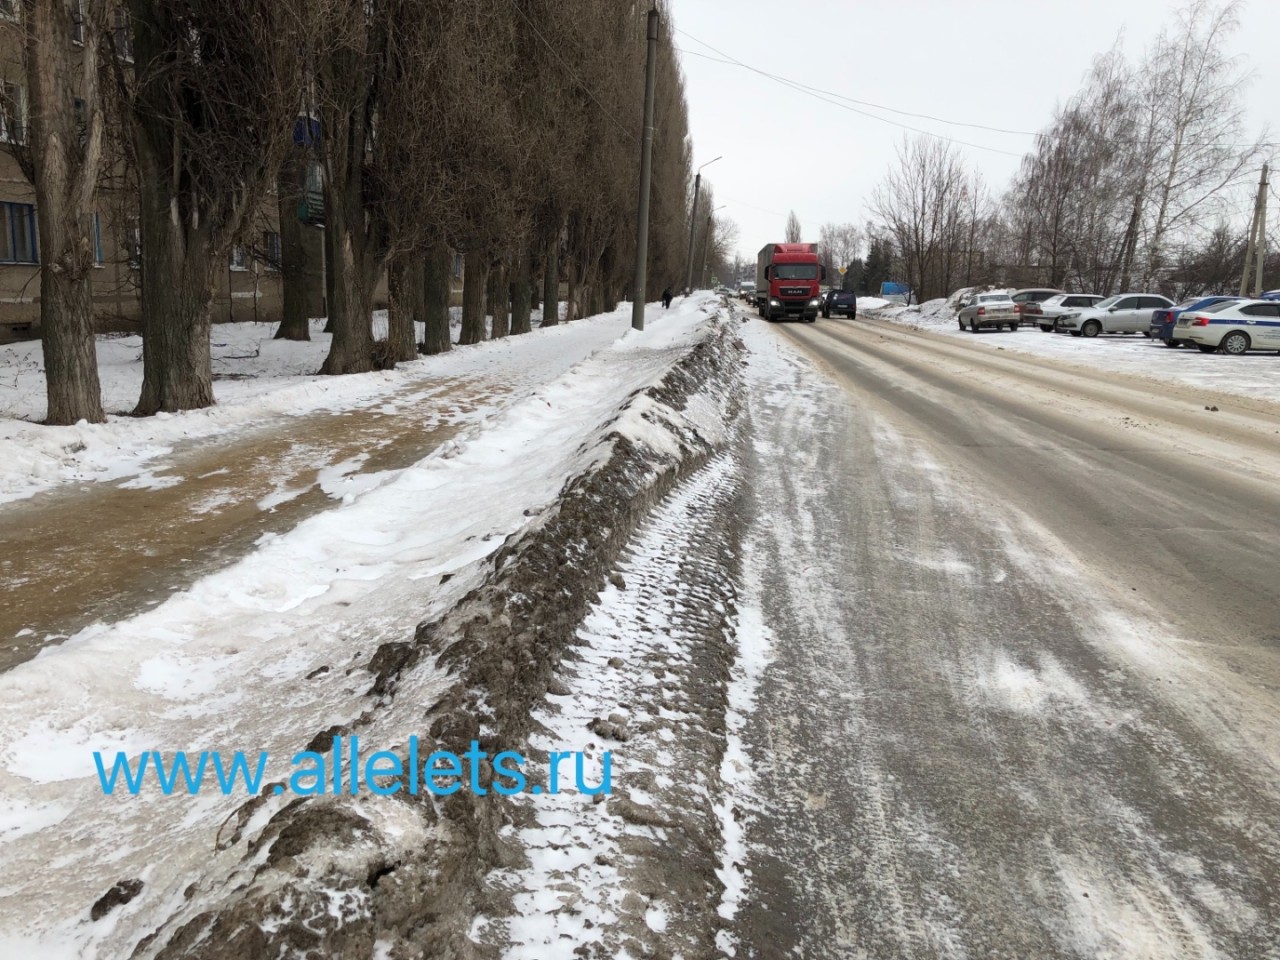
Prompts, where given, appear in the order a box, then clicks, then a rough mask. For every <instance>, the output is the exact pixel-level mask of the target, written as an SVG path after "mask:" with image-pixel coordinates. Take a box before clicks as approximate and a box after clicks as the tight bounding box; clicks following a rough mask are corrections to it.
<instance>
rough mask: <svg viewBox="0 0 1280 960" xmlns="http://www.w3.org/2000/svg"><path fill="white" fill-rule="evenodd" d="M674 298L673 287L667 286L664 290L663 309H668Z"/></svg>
mask: <svg viewBox="0 0 1280 960" xmlns="http://www.w3.org/2000/svg"><path fill="white" fill-rule="evenodd" d="M672 299H673V298H672V296H671V288H670V287H667V288H666V289H665V290H663V291H662V309H663V310H666V309H667V308H668V307H670V306H671V300H672Z"/></svg>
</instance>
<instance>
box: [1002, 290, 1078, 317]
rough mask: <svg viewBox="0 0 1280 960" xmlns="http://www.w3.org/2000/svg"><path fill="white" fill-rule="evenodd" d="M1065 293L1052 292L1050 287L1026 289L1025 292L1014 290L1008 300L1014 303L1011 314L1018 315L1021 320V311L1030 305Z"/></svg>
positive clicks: (1062, 291)
mask: <svg viewBox="0 0 1280 960" xmlns="http://www.w3.org/2000/svg"><path fill="white" fill-rule="evenodd" d="M1065 292H1066V291H1064V290H1054V289H1052V288H1051V287H1027V288H1026V289H1025V290H1015V291H1014V292H1013V293H1012V294H1011V295H1010V296H1009V299H1010V300H1012V301H1013V303H1014V307H1013V312H1014V313H1016V314H1018V317H1019V318H1020V319H1021V318H1022V316H1023V311H1025V310H1026V309H1027V308H1028V307H1030V305H1031V304H1033V303H1043V302H1044V301H1046V300H1048V299H1049V298H1050V297H1054V296H1058V295H1060V294H1062V293H1065ZM1033 312H1034V311H1033ZM1028 322H1029V323H1030V322H1032V321H1028Z"/></svg>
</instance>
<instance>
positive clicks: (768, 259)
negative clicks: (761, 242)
mask: <svg viewBox="0 0 1280 960" xmlns="http://www.w3.org/2000/svg"><path fill="white" fill-rule="evenodd" d="M826 272H827V271H826V268H824V267H823V266H822V264H820V263H819V262H818V245H817V244H816V243H767V244H765V246H764V249H762V250H761V251H760V253H759V255H758V256H757V257H756V307H757V308H758V309H759V311H760V316H762V317H764V318H765V319H766V320H777V319H779V318H781V317H800V318H801V319H803V320H806V321H808V322H809V323H813V321H815V320H817V319H818V311H819V309H821V307H822V298H821V294H820V293H819V291H818V286H819V284H821V283H822V281H823V280H824V279H825V278H826Z"/></svg>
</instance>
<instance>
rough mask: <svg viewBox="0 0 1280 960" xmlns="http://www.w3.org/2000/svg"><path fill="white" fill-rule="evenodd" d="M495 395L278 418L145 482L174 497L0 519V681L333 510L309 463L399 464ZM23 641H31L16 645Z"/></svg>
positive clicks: (435, 443)
mask: <svg viewBox="0 0 1280 960" xmlns="http://www.w3.org/2000/svg"><path fill="white" fill-rule="evenodd" d="M413 389H414V390H415V391H421V387H420V386H416V387H414V388H413ZM495 392H496V391H494V390H493V389H492V388H491V387H489V386H485V385H477V384H474V383H469V382H467V381H456V380H452V381H448V382H445V383H442V384H439V385H438V386H437V387H436V388H435V389H432V390H430V391H428V392H427V393H426V394H425V395H423V396H421V397H417V398H415V399H413V400H409V401H405V402H401V403H400V404H398V405H397V408H396V409H395V410H394V412H391V411H388V410H385V409H382V407H384V406H385V402H381V403H379V404H378V405H377V406H376V407H371V408H367V409H361V410H353V411H344V412H340V413H330V412H325V413H317V414H311V415H307V416H302V417H291V418H289V419H287V420H286V421H284V422H282V423H278V424H275V425H273V426H271V427H269V428H265V429H259V430H255V431H253V432H252V433H251V434H250V435H248V436H245V437H243V438H241V439H237V440H235V441H234V442H231V443H209V442H203V443H199V444H196V445H193V446H191V447H190V448H188V449H186V450H180V451H179V452H177V453H176V454H175V455H174V456H173V457H172V458H171V459H170V460H169V461H168V462H167V463H166V465H165V466H164V467H163V468H158V469H157V470H156V471H155V475H156V476H158V477H160V478H161V479H163V478H164V477H181V478H182V480H181V482H179V483H175V484H174V485H173V486H168V487H163V488H160V489H135V488H131V487H130V486H128V484H129V481H127V480H126V481H121V482H117V483H111V484H97V485H93V486H90V487H88V488H80V489H77V490H57V491H52V492H50V493H47V494H43V495H41V496H38V497H35V498H33V499H31V500H23V501H19V502H16V503H13V504H9V505H6V506H5V507H3V508H0V591H3V593H4V598H5V603H4V606H3V608H0V644H2V645H3V646H2V647H0V670H7V669H9V668H10V667H13V666H14V665H16V664H18V663H21V662H23V661H25V660H29V659H31V658H32V657H34V656H35V655H36V654H37V653H38V652H39V651H40V650H41V649H42V648H43V647H44V646H47V645H49V644H50V643H58V642H60V641H61V640H63V639H65V638H66V637H67V636H70V635H71V634H73V633H75V632H76V631H77V630H80V629H81V628H83V627H85V626H87V625H89V624H92V623H97V622H103V621H114V620H119V619H122V618H125V617H128V616H131V615H133V614H136V613H138V612H140V611H142V610H145V609H147V608H149V607H152V606H155V605H156V604H158V603H160V602H161V601H163V600H164V599H165V598H166V597H168V596H169V595H171V594H172V593H173V592H175V591H177V590H181V589H183V588H184V587H186V586H188V585H190V584H191V583H193V582H194V581H195V580H197V579H198V578H200V577H202V576H205V575H207V574H208V573H210V572H211V571H213V570H216V569H219V568H221V567H224V566H227V565H229V564H230V563H231V562H233V561H234V560H236V559H238V558H239V557H241V556H243V555H244V554H246V553H247V552H248V551H249V550H250V548H251V547H252V546H253V544H254V543H255V542H256V541H257V540H258V539H259V538H260V537H261V536H262V535H263V534H265V533H281V532H283V531H286V530H290V529H292V528H293V527H294V526H296V525H297V524H298V523H299V522H300V521H302V520H304V519H306V518H307V517H309V516H311V515H313V514H316V513H319V512H321V511H323V510H325V509H327V508H328V507H330V506H332V505H333V504H334V503H335V502H336V501H335V500H333V499H332V498H330V497H329V496H328V495H327V494H326V493H325V492H324V491H323V490H321V488H320V487H319V485H318V484H317V478H318V474H319V468H318V466H317V465H318V464H319V465H327V464H336V463H340V462H342V461H344V460H348V459H351V458H353V457H357V456H361V455H364V456H365V457H366V459H365V460H364V461H363V463H362V464H361V465H360V466H359V468H358V469H357V470H354V471H352V472H353V473H374V472H378V471H384V470H395V469H400V468H403V467H407V466H410V465H411V464H413V463H415V462H417V461H418V460H420V459H422V458H423V457H424V456H426V455H427V454H428V453H430V452H431V451H432V450H434V449H436V448H437V447H439V446H440V444H442V443H444V442H445V441H446V440H448V439H450V438H451V437H453V436H454V435H455V434H457V433H458V432H459V431H460V430H461V429H463V426H464V424H460V423H458V422H457V421H456V419H453V418H454V417H456V416H457V415H459V414H465V413H468V412H470V411H471V410H473V409H475V406H476V405H477V404H478V403H479V402H481V401H486V402H487V401H488V400H490V399H492V397H493V396H494V395H495ZM388 399H389V400H394V398H388ZM446 408H448V409H449V410H451V411H452V413H448V414H447V413H446V412H445V410H446ZM282 490H284V491H300V492H299V493H298V494H297V495H296V496H293V497H291V498H290V499H286V500H283V501H282V502H280V503H279V504H277V505H276V506H274V507H273V508H272V509H266V510H264V509H262V508H261V507H260V506H259V505H258V504H259V501H261V500H262V499H263V498H265V497H268V496H270V495H272V494H276V493H277V492H279V491H282ZM24 629H27V630H30V631H33V632H31V633H28V634H25V635H24V636H22V637H17V636H16V635H17V634H18V633H19V632H20V631H22V630H24ZM10 638H12V639H10Z"/></svg>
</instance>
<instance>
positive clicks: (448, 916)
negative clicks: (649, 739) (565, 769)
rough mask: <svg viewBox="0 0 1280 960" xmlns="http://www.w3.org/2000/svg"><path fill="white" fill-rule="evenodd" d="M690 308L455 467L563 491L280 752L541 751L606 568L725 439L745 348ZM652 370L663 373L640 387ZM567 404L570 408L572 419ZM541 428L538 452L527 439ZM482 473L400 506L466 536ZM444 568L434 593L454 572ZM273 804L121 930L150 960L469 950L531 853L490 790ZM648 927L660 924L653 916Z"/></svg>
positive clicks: (465, 474) (508, 528) (532, 409)
mask: <svg viewBox="0 0 1280 960" xmlns="http://www.w3.org/2000/svg"><path fill="white" fill-rule="evenodd" d="M691 299H692V302H691V303H688V304H687V305H684V306H683V309H682V310H681V314H683V317H681V316H680V315H677V311H675V310H673V311H672V314H673V317H672V318H671V320H667V321H666V322H664V323H661V324H660V325H659V324H655V328H656V329H655V330H652V331H648V332H646V333H645V334H641V335H635V334H632V333H628V334H627V335H626V336H624V337H623V338H622V339H621V340H620V342H619V345H618V347H617V348H616V349H615V350H613V351H609V352H608V353H609V354H610V355H609V356H606V357H600V358H593V361H589V362H588V363H586V364H583V365H580V367H581V368H582V369H578V370H576V371H575V372H576V373H577V376H576V377H574V376H572V375H571V376H569V377H566V378H564V379H565V382H564V383H563V384H560V385H557V386H556V387H555V388H554V389H549V390H547V391H546V392H545V396H544V399H545V401H546V402H545V407H544V406H543V405H542V404H539V403H536V402H535V403H532V404H526V405H524V406H522V408H521V414H522V415H523V417H525V418H528V419H529V420H532V421H534V423H532V424H530V423H529V422H527V421H526V422H524V423H523V424H522V428H521V429H520V430H516V431H510V432H508V433H506V434H505V435H504V436H503V437H502V438H501V439H499V438H498V437H493V438H492V439H491V441H490V442H489V443H487V444H485V445H484V446H485V450H484V452H483V454H481V452H480V451H478V450H477V451H475V453H474V454H473V455H472V456H470V457H468V456H467V455H466V454H464V455H463V456H462V457H460V458H459V459H464V462H465V465H466V466H468V467H471V468H478V467H481V466H484V467H487V468H488V469H489V470H490V471H492V472H495V473H499V474H501V475H502V477H505V478H506V481H505V482H507V483H510V484H513V485H515V486H517V487H518V486H521V485H523V484H526V483H528V481H529V477H528V476H527V474H528V472H529V471H535V472H536V473H537V474H538V475H540V476H542V475H545V478H546V480H548V481H550V480H551V479H553V478H555V477H559V478H561V486H562V487H563V489H562V493H561V495H560V496H559V497H558V498H554V502H551V503H549V504H547V503H543V504H541V505H538V506H536V507H533V508H531V509H530V508H526V509H525V511H524V514H525V515H524V517H523V519H522V520H520V521H518V522H513V521H511V520H508V521H507V522H505V523H500V522H495V521H494V520H493V519H492V518H488V519H489V522H488V523H486V524H485V527H487V528H488V536H486V537H485V538H484V543H485V545H486V546H485V547H484V549H483V551H481V550H478V549H473V553H472V555H471V557H472V559H473V560H479V562H478V563H473V565H472V566H471V567H470V568H469V575H468V576H467V577H465V578H463V579H464V580H465V582H464V583H463V584H462V585H460V586H459V585H457V584H456V582H455V581H453V580H450V587H449V588H448V589H449V590H450V591H451V592H450V593H449V596H450V597H452V598H453V605H451V606H450V607H449V608H448V609H447V611H446V612H444V613H443V614H440V613H438V612H437V613H435V614H433V615H432V616H431V617H430V618H429V619H428V620H427V621H424V622H423V623H422V624H420V625H419V627H418V629H417V631H416V632H415V633H414V634H413V636H412V637H411V638H406V639H404V640H392V641H390V642H385V643H383V644H382V645H381V646H379V647H378V649H377V650H376V652H375V653H374V655H373V657H372V658H370V659H367V660H362V661H361V662H362V667H353V666H346V667H345V668H343V669H341V670H339V671H334V672H335V673H342V674H343V675H344V676H345V677H346V679H345V683H346V684H347V685H348V686H352V687H356V688H361V689H365V690H367V696H366V697H365V698H364V699H363V701H362V702H360V701H359V700H358V699H357V700H352V701H351V704H352V706H353V707H357V706H362V707H363V712H359V710H356V709H353V710H351V711H349V712H348V714H347V716H348V719H347V720H345V721H344V722H340V723H337V724H331V725H330V726H328V727H327V728H325V727H324V726H323V724H322V723H315V722H314V719H313V721H312V722H313V726H312V728H311V730H310V731H306V730H304V729H294V730H293V737H292V743H293V746H292V747H291V749H298V748H299V747H302V746H303V745H304V744H307V743H308V738H309V737H310V744H311V748H312V749H321V750H323V749H326V748H327V747H328V745H329V743H330V741H331V740H332V738H333V736H335V735H337V734H342V735H346V734H348V733H350V734H356V735H358V736H359V737H360V738H361V740H362V742H366V743H376V744H378V745H379V746H380V747H383V748H386V749H393V750H397V751H398V752H401V754H402V755H403V753H404V752H405V749H406V747H405V745H406V743H407V738H408V736H409V735H412V734H416V735H417V736H418V737H419V739H420V740H421V741H423V743H422V746H421V747H420V751H421V752H422V753H428V752H430V751H433V750H453V751H455V752H457V753H459V754H461V753H464V752H465V751H466V749H467V747H468V745H469V743H470V741H471V740H473V739H477V740H480V741H481V743H482V744H483V746H484V748H485V749H487V750H488V751H489V752H490V753H491V754H492V753H493V752H496V751H498V750H503V749H514V750H523V752H524V753H525V754H526V755H527V756H532V757H536V756H537V754H538V750H537V749H536V747H535V749H532V750H528V749H524V748H525V746H526V744H527V743H528V742H529V738H530V737H531V736H532V735H533V734H534V733H535V731H536V730H537V729H538V726H539V725H538V721H537V720H536V719H535V717H534V710H535V708H536V707H537V705H539V704H541V703H542V702H543V701H544V698H545V696H546V694H547V692H548V690H549V689H551V687H552V685H553V680H554V678H555V674H556V671H557V670H558V669H559V667H560V664H561V661H562V658H563V657H564V656H566V654H567V652H568V650H569V649H570V648H571V647H572V646H573V645H574V644H575V643H576V642H577V641H576V640H575V637H576V635H577V631H578V629H579V626H580V624H581V623H582V620H583V618H584V616H585V615H586V613H587V611H588V609H589V607H590V605H591V603H593V602H594V600H595V598H596V597H597V596H598V594H599V593H600V590H601V589H602V588H603V587H604V584H605V577H606V574H607V571H608V570H610V569H611V568H612V566H613V564H614V563H615V562H616V561H617V559H618V557H619V555H620V553H621V551H622V549H623V546H624V545H625V544H626V542H627V541H628V539H629V537H630V536H631V532H632V531H633V530H634V529H635V528H636V526H637V525H638V524H639V522H640V521H641V520H642V518H643V517H644V516H645V515H646V514H647V513H648V512H649V510H650V509H651V508H652V507H653V505H654V504H655V503H657V502H658V501H659V500H661V498H662V497H663V496H665V495H666V494H667V493H668V492H669V491H671V490H672V489H673V488H674V487H675V486H676V484H677V483H678V482H679V481H680V480H681V479H682V478H683V477H686V476H688V475H689V474H690V473H691V472H692V471H694V470H696V469H697V468H699V467H700V466H702V465H703V464H705V463H706V462H707V460H708V458H710V457H711V456H712V455H713V454H714V452H715V451H716V450H718V449H720V448H722V447H723V446H724V445H725V444H726V442H727V438H728V433H727V431H728V429H729V427H728V426H727V424H729V423H731V422H732V421H733V420H734V416H735V413H736V409H737V404H738V396H739V391H738V387H737V383H738V376H739V373H738V367H739V356H740V354H739V350H740V345H739V344H738V343H737V341H736V339H735V338H734V337H733V336H732V334H731V331H730V330H729V327H728V325H727V324H726V323H724V322H723V321H722V320H720V319H718V318H717V319H711V320H705V318H704V322H699V323H693V324H691V323H690V322H689V316H690V315H691V314H693V313H696V312H698V311H701V310H704V309H705V310H707V311H713V310H715V309H716V308H717V307H718V304H717V303H716V302H715V301H714V299H712V298H691ZM699 316H701V314H700V313H699ZM664 320H666V318H664ZM628 356H630V357H631V358H633V359H638V358H639V357H641V356H649V357H656V356H661V357H662V358H663V359H664V360H665V362H664V363H663V364H662V366H661V367H660V368H659V369H657V370H655V367H654V363H653V361H652V360H651V361H650V362H648V363H645V364H628V363H627V358H628ZM662 371H665V374H664V373H663V372H662ZM655 373H656V374H657V375H658V376H660V377H661V379H660V381H659V382H658V383H657V385H656V386H651V384H653V383H654V380H655V379H656V378H657V377H656V376H655ZM628 398H629V399H628ZM566 408H567V409H571V410H573V411H576V412H575V413H574V415H573V416H572V417H566V415H565V413H564V411H565V409H566ZM566 421H567V422H566ZM531 428H532V429H531ZM495 432H496V431H495ZM548 433H550V434H552V435H554V437H555V439H554V440H553V441H551V442H550V443H546V442H543V443H541V444H538V443H535V442H533V439H532V438H533V437H534V436H538V437H544V436H546V435H547V434H548ZM552 457H553V458H554V460H553V462H551V463H548V462H547V461H548V459H549V458H552ZM450 462H456V461H450ZM500 466H501V467H504V468H505V469H499V467H500ZM480 476H481V475H480V473H478V472H477V471H476V470H475V469H470V470H461V471H460V472H458V473H457V474H456V475H454V476H452V477H450V478H449V480H450V483H449V486H448V487H447V488H441V487H438V486H434V487H431V488H430V489H428V488H426V487H423V486H422V484H421V483H418V484H415V485H414V486H413V489H408V488H406V489H403V490H402V491H401V496H402V497H403V496H409V497H410V498H412V499H413V500H430V499H432V497H433V496H439V495H441V494H445V495H448V494H449V492H452V496H451V498H450V499H451V501H452V503H453V507H452V513H453V516H452V519H453V522H454V523H455V524H456V523H458V522H459V521H463V520H465V522H467V524H468V525H469V526H470V527H472V528H474V525H475V522H476V512H477V511H475V510H474V507H473V506H472V505H474V504H476V503H483V502H485V496H486V494H485V493H484V491H483V489H482V488H480V487H477V486H474V485H473V484H475V482H476V481H477V480H478V479H479V478H480ZM564 478H570V479H568V482H567V483H566V482H564ZM440 479H441V480H443V479H444V477H443V476H442V477H441V478H440ZM484 486H485V487H488V486H490V483H486V484H484ZM539 487H540V488H542V489H545V484H539ZM525 499H526V500H527V499H529V498H527V497H526V498H525ZM415 525H416V524H415ZM476 532H477V533H478V532H479V531H478V530H477V531H476ZM435 569H436V571H437V572H438V571H439V570H440V569H445V568H444V567H442V566H440V565H437V567H436V568H435ZM447 569H449V571H450V572H449V574H448V575H446V577H445V578H444V579H449V578H450V577H451V576H452V572H453V570H454V569H456V568H455V567H449V568H447ZM430 574H431V570H423V571H422V575H424V576H426V575H430ZM464 590H465V591H466V592H465V595H461V594H462V591H464ZM431 609H434V610H436V611H439V610H440V609H441V607H440V605H439V604H438V603H436V604H432V605H431ZM384 635H385V634H384ZM391 635H392V636H394V635H395V634H394V633H391ZM365 671H367V672H365ZM370 678H371V679H372V683H371V684H370ZM294 726H295V728H296V727H297V725H296V724H295V725H294ZM317 731H318V732H317ZM312 734H314V736H312ZM590 736H591V734H590V732H589V731H583V732H582V737H583V742H582V743H570V744H564V745H562V746H563V747H564V748H565V749H581V748H583V747H584V746H585V741H586V739H587V738H588V737H590ZM285 799H286V798H275V797H273V798H269V799H267V800H266V801H265V802H264V803H258V802H257V801H252V802H250V803H248V804H244V805H242V806H241V807H240V809H239V810H237V811H232V812H231V814H230V819H231V821H232V826H234V827H235V828H236V829H235V830H234V831H232V830H231V829H230V828H226V829H224V831H223V833H224V834H227V835H229V836H228V838H227V841H226V847H225V850H226V857H227V858H229V859H228V860H225V861H224V862H223V863H222V864H220V866H219V867H218V869H216V870H215V869H205V870H203V871H201V875H200V877H199V878H198V882H197V890H198V893H196V894H195V895H194V896H193V897H192V898H191V900H190V901H187V902H184V901H183V900H182V899H181V898H180V897H175V893H176V892H178V891H181V889H182V882H183V880H189V879H190V878H189V877H186V878H182V879H179V878H173V879H171V881H170V883H169V885H168V887H167V888H166V889H161V890H156V891H155V893H154V894H153V896H152V898H151V909H150V911H148V913H147V914H146V920H145V923H143V922H140V921H143V919H144V918H143V917H142V916H139V917H136V918H134V919H133V921H132V922H131V924H130V926H131V928H132V930H133V931H134V935H135V936H136V934H138V933H141V932H142V931H144V930H146V929H154V930H155V931H156V938H155V940H154V941H152V942H150V943H149V944H148V945H147V946H146V947H145V949H144V950H143V951H142V955H144V956H158V957H179V956H187V955H190V954H191V953H192V952H193V951H194V950H198V952H199V955H200V956H202V957H227V958H230V957H242V956H248V955H254V956H258V955H283V954H292V953H295V952H297V953H301V952H305V951H307V950H322V951H323V952H325V953H326V954H327V955H370V954H375V955H383V956H390V955H398V954H399V953H400V952H406V953H412V954H413V955H422V954H426V955H437V954H439V955H443V954H444V953H447V952H452V953H456V954H458V955H469V954H470V952H471V951H474V950H475V948H476V947H475V944H474V942H473V941H471V938H470V934H471V932H472V930H473V923H474V921H475V918H476V916H477V915H479V914H484V913H486V912H492V911H491V910H489V909H488V908H486V906H485V897H486V894H485V892H484V890H483V888H482V883H481V880H482V878H483V876H484V875H485V874H486V873H487V872H488V871H489V870H491V869H494V868H500V867H508V866H515V865H518V864H519V863H520V862H521V861H522V858H523V853H522V851H521V850H520V848H519V844H518V843H517V842H516V840H515V838H513V837H512V836H511V835H510V834H509V832H508V831H506V830H505V829H504V826H505V823H506V821H507V820H508V818H510V817H511V816H513V814H512V808H513V802H512V801H508V800H505V799H503V798H501V797H498V796H495V795H493V793H492V792H490V795H489V796H486V797H478V796H471V795H470V794H465V793H458V794H454V795H453V796H451V797H447V798H443V799H434V798H431V797H429V796H421V797H409V796H405V795H404V794H397V795H396V796H395V797H394V798H369V797H368V796H361V797H358V798H353V797H349V796H347V797H340V798H335V797H324V798H314V799H311V800H308V801H305V802H300V801H295V802H293V803H288V804H287V803H285ZM632 799H633V800H635V799H636V796H635V795H633V797H632ZM115 872H116V873H119V872H122V871H121V870H120V869H119V868H118V869H117V870H116V871H115ZM140 899H142V898H140ZM127 909H129V910H131V911H132V910H133V909H134V905H133V904H130V905H129V907H128V908H127ZM646 916H648V920H649V921H651V923H652V924H656V925H658V926H661V925H662V924H663V923H665V918H664V916H663V915H661V914H660V913H659V912H655V913H652V915H648V914H647V915H646Z"/></svg>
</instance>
